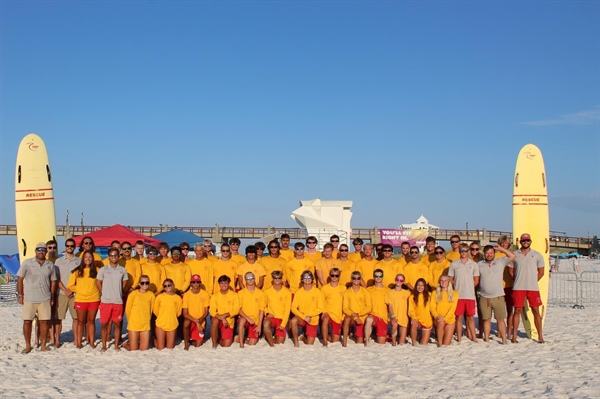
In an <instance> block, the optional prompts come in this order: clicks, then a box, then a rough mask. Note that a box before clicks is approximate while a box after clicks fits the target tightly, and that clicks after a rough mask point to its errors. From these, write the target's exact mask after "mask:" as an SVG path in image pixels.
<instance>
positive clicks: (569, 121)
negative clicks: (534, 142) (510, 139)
mask: <svg viewBox="0 0 600 399" xmlns="http://www.w3.org/2000/svg"><path fill="white" fill-rule="evenodd" d="M599 120H600V108H598V107H596V108H594V109H591V110H588V111H580V112H575V113H573V114H565V115H561V116H560V117H558V118H556V119H546V120H541V121H530V122H523V124H524V125H529V126H553V125H591V124H594V123H597V122H598V121H599Z"/></svg>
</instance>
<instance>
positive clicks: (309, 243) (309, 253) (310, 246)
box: [304, 236, 323, 263]
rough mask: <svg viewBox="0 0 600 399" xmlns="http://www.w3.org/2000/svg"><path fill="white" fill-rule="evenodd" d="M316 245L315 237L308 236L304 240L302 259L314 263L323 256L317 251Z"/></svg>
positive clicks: (317, 242)
mask: <svg viewBox="0 0 600 399" xmlns="http://www.w3.org/2000/svg"><path fill="white" fill-rule="evenodd" d="M318 244H319V241H318V240H317V237H315V236H309V237H307V238H306V251H304V257H306V258H307V259H310V260H311V261H312V263H315V262H316V261H318V260H319V259H321V257H322V256H323V254H322V253H321V252H320V251H317V245H318Z"/></svg>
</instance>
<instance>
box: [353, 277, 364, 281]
mask: <svg viewBox="0 0 600 399" xmlns="http://www.w3.org/2000/svg"><path fill="white" fill-rule="evenodd" d="M352 280H354V281H358V280H362V277H352Z"/></svg>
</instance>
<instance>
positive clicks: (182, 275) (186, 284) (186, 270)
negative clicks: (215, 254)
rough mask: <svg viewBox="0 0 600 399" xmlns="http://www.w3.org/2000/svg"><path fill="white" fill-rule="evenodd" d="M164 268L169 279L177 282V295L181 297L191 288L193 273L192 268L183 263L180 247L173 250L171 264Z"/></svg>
mask: <svg viewBox="0 0 600 399" xmlns="http://www.w3.org/2000/svg"><path fill="white" fill-rule="evenodd" d="M164 266H165V273H166V275H167V278H170V279H171V280H173V281H174V282H175V293H176V294H177V295H180V296H181V295H182V294H183V293H184V292H186V291H187V290H188V288H190V279H191V278H192V272H191V270H190V266H189V265H188V264H186V263H183V262H182V261H181V248H180V247H173V248H171V262H169V263H167V264H166V265H164Z"/></svg>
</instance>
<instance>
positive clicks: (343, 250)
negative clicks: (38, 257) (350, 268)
mask: <svg viewBox="0 0 600 399" xmlns="http://www.w3.org/2000/svg"><path fill="white" fill-rule="evenodd" d="M340 252H348V250H347V249H340Z"/></svg>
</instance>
